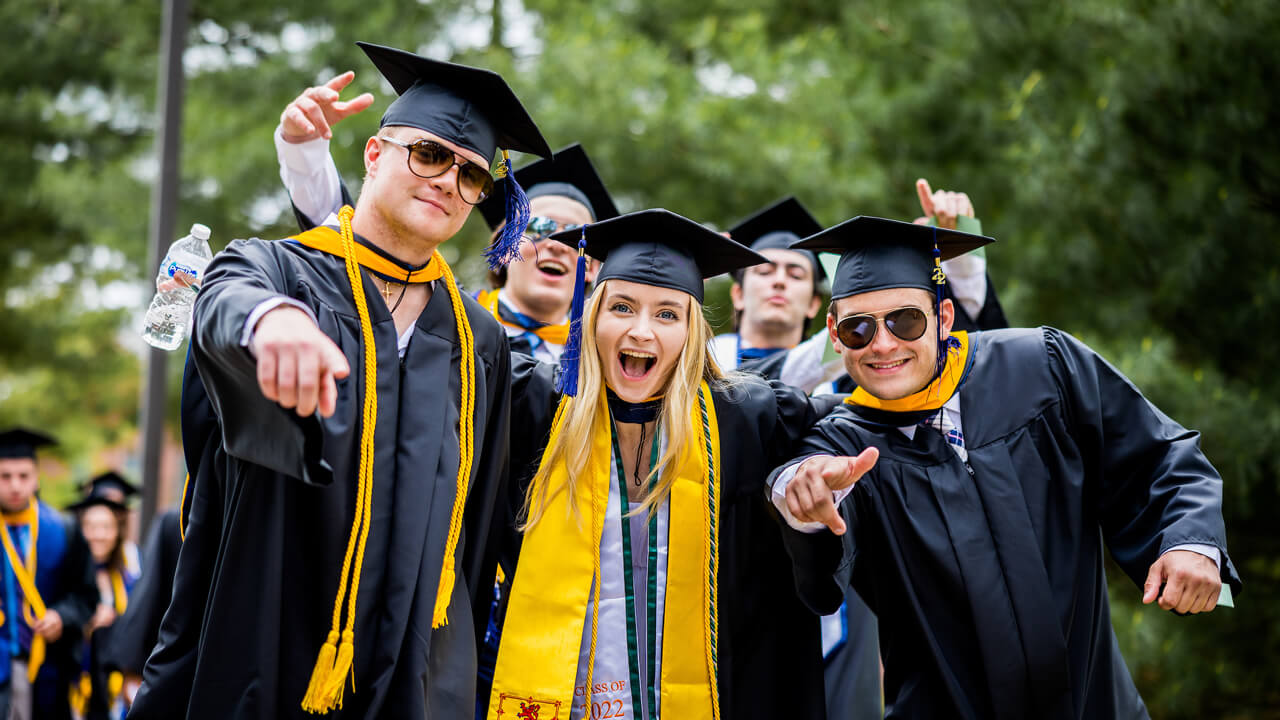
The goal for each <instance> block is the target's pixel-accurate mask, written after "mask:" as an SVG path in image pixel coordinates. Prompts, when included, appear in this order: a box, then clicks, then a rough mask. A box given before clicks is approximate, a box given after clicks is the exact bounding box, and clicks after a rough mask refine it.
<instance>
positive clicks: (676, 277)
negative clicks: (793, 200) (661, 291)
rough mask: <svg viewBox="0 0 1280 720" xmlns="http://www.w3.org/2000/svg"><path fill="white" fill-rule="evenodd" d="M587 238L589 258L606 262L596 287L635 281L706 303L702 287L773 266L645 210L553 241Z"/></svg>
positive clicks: (685, 221) (716, 236)
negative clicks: (723, 277)
mask: <svg viewBox="0 0 1280 720" xmlns="http://www.w3.org/2000/svg"><path fill="white" fill-rule="evenodd" d="M584 232H585V236H586V254H587V255H590V256H591V257H593V258H595V259H597V260H599V261H600V262H601V265H600V272H598V273H597V274H596V285H597V286H598V285H599V284H600V283H603V282H604V281H605V280H613V279H617V280H630V281H631V282H638V283H643V284H645V285H655V286H657V287H664V288H670V289H672V290H683V291H684V292H687V293H689V294H690V295H692V296H693V297H694V298H695V299H696V300H697V301H698V302H702V281H703V279H704V278H709V277H715V276H716V275H719V274H721V273H726V272H730V271H733V270H737V269H738V268H743V267H750V266H751V265H759V264H760V263H765V262H769V259H768V258H766V257H764V256H763V255H761V254H759V253H757V252H755V251H753V250H751V248H748V247H747V246H745V245H743V244H741V243H739V242H737V241H735V240H731V239H729V238H727V237H725V236H724V235H721V234H720V233H718V232H716V231H714V230H711V229H709V228H706V227H703V226H702V225H700V224H698V223H696V222H694V221H693V220H690V219H689V218H686V217H683V216H681V215H677V214H676V213H673V212H671V211H669V210H661V209H655V210H641V211H639V212H633V213H627V214H626V215H619V216H618V217H615V218H613V219H611V220H605V221H603V222H598V223H592V224H590V225H587V226H586V227H585V228H583V229H575V230H563V231H561V232H558V233H556V234H554V235H552V236H551V237H552V238H554V239H556V240H559V241H560V242H563V243H565V244H567V245H575V246H576V245H577V244H578V241H579V239H580V238H581V237H583V234H584Z"/></svg>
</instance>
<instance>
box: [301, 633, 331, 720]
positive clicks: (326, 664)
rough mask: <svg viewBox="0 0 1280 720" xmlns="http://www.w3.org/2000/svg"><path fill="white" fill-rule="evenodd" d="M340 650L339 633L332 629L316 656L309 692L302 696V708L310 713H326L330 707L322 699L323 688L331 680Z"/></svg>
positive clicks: (308, 686) (308, 684) (308, 687)
mask: <svg viewBox="0 0 1280 720" xmlns="http://www.w3.org/2000/svg"><path fill="white" fill-rule="evenodd" d="M337 652H338V633H337V632H335V631H333V630H330V631H329V637H328V639H326V640H325V641H324V645H321V646H320V656H319V657H317V658H316V666H315V667H314V668H312V670H311V682H309V683H307V694H306V695H305V696H304V697H303V698H302V709H303V710H306V711H307V712H309V713H318V714H324V713H327V712H329V707H328V706H327V705H324V704H323V701H322V700H321V697H322V695H321V690H322V689H323V688H324V686H325V685H327V684H328V682H329V674H330V673H332V672H333V660H334V656H335V655H337Z"/></svg>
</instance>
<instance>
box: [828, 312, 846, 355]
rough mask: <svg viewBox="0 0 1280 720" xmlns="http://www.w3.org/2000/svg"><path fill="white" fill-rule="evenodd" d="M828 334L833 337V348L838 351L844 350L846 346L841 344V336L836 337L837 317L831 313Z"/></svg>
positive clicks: (829, 314)
mask: <svg viewBox="0 0 1280 720" xmlns="http://www.w3.org/2000/svg"><path fill="white" fill-rule="evenodd" d="M827 335H829V336H830V337H831V349H832V350H835V351H836V352H837V353H841V352H844V346H843V345H841V344H840V338H838V337H836V318H835V316H834V315H832V314H831V313H827Z"/></svg>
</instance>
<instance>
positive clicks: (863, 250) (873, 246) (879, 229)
mask: <svg viewBox="0 0 1280 720" xmlns="http://www.w3.org/2000/svg"><path fill="white" fill-rule="evenodd" d="M993 242H995V239H994V238H989V237H984V236H982V235H970V234H969V233H962V232H958V231H955V230H944V229H942V228H936V227H933V226H930V225H916V224H914V223H909V222H902V221H900V220H888V219H886V218H879V217H871V216H868V215H859V216H858V217H855V218H852V219H850V220H845V221H844V222H842V223H840V224H839V225H836V226H834V227H831V228H828V229H826V230H823V231H822V232H820V233H817V234H816V235H811V236H810V237H807V238H805V239H803V240H800V241H799V242H796V243H793V244H792V245H791V247H792V248H793V249H803V250H812V251H814V252H835V253H841V256H840V264H839V265H837V266H836V273H835V277H834V278H832V280H831V299H832V300H839V299H840V298H846V297H849V296H851V295H859V294H861V293H867V292H872V291H875V290H887V289H889V288H920V289H921V290H927V291H929V292H932V293H937V296H938V297H941V295H942V287H943V285H944V284H945V283H946V279H947V278H946V275H945V274H944V273H943V272H942V267H941V263H942V261H943V260H950V259H951V258H953V257H958V256H960V255H963V254H965V253H967V252H969V251H970V250H976V249H978V248H980V247H982V246H983V245H986V244H988V243H993Z"/></svg>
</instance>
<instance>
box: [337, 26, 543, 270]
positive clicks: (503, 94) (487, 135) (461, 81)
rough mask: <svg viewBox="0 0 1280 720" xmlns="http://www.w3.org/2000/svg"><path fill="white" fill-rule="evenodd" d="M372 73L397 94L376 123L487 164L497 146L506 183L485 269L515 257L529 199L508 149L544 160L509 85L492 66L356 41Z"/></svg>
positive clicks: (528, 120) (531, 124)
mask: <svg viewBox="0 0 1280 720" xmlns="http://www.w3.org/2000/svg"><path fill="white" fill-rule="evenodd" d="M356 45H358V46H359V47H360V49H361V50H363V51H364V53H365V54H366V55H368V56H369V59H370V60H372V61H373V64H374V65H375V66H377V68H378V72H380V73H382V76H383V77H385V78H386V79H387V82H389V83H391V87H392V88H394V89H395V91H396V94H397V95H399V97H398V98H396V99H395V100H394V101H393V102H392V103H391V104H390V105H389V106H387V110H386V112H384V113H383V114H382V121H381V123H380V124H379V127H386V126H388V125H403V126H406V127H413V128H418V129H419V130H425V131H427V132H429V133H431V134H432V135H436V136H437V137H441V138H444V139H445V140H448V141H449V142H451V143H454V144H455V145H458V146H459V147H463V148H466V149H468V150H471V151H473V152H476V153H479V154H480V155H481V156H482V157H484V158H485V160H486V161H487V162H488V163H489V164H490V165H492V164H493V158H494V153H495V151H496V150H497V149H498V148H501V149H502V162H503V168H502V170H500V171H499V175H503V176H505V177H507V178H509V179H510V180H509V181H508V182H506V183H504V185H505V186H506V192H505V193H504V195H505V196H506V203H505V214H506V220H507V226H506V227H505V228H503V231H502V233H501V234H500V235H499V237H498V238H497V239H495V240H494V244H493V246H492V247H490V248H489V249H488V250H486V251H485V257H486V258H488V260H489V265H490V267H492V268H495V269H496V268H497V267H498V266H501V265H506V264H507V263H509V262H510V261H512V260H514V259H515V258H517V257H519V255H520V238H521V237H523V235H524V230H525V226H526V225H528V223H529V198H528V197H527V196H526V195H525V193H524V191H523V190H522V189H521V187H520V185H519V183H517V182H516V181H515V179H514V176H513V173H512V172H511V158H510V157H509V156H508V151H510V150H517V151H519V152H526V153H531V154H534V155H538V156H540V157H544V158H545V157H550V155H551V147H550V146H549V145H548V144H547V141H546V139H544V138H543V137H542V133H541V132H539V131H538V126H537V125H535V124H534V122H533V118H531V117H529V113H528V112H527V111H526V110H525V109H524V106H523V105H521V104H520V99H519V98H517V97H516V94H515V92H513V91H512V90H511V86H509V85H507V82H506V81H505V80H503V79H502V76H501V75H499V74H497V73H495V72H493V71H492V70H485V69H483V68H475V67H470V66H467V65H458V64H456V63H450V62H444V61H442V60H431V59H429V58H424V57H422V56H420V55H415V54H414V53H411V52H406V51H404V50H397V49H396V48H391V47H386V46H383V45H374V44H372V43H366V42H357V43H356Z"/></svg>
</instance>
